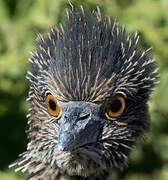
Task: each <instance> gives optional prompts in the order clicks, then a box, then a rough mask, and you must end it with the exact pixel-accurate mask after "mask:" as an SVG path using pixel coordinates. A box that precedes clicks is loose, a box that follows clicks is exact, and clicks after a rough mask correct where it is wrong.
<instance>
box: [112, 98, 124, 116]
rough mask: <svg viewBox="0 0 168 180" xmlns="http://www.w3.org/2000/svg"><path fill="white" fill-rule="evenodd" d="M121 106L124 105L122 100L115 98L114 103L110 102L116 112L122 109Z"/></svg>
mask: <svg viewBox="0 0 168 180" xmlns="http://www.w3.org/2000/svg"><path fill="white" fill-rule="evenodd" d="M121 106H122V104H121V101H120V100H117V99H115V100H113V101H112V103H111V104H110V109H111V110H112V111H113V112H114V113H116V112H118V111H119V110H120V109H121Z"/></svg>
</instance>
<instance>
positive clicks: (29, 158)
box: [11, 7, 158, 180]
mask: <svg viewBox="0 0 168 180" xmlns="http://www.w3.org/2000/svg"><path fill="white" fill-rule="evenodd" d="M138 38H139V37H138V35H137V34H135V35H133V36H127V35H126V33H125V30H124V28H123V27H120V26H119V25H118V23H117V22H116V21H115V20H112V19H111V18H109V17H104V16H103V15H102V14H101V12H100V9H99V8H98V9H97V11H95V12H92V13H89V12H88V11H87V10H85V9H84V8H83V7H80V8H78V9H77V10H75V11H73V12H71V11H68V10H67V11H66V22H65V24H64V25H60V26H59V27H57V28H54V29H51V32H50V33H49V34H48V36H44V37H43V36H41V35H40V36H39V38H38V42H37V49H36V51H35V52H33V53H32V54H31V57H30V64H31V68H30V71H29V72H28V74H27V78H28V80H29V82H30V92H29V98H28V100H29V101H30V103H31V108H30V110H29V114H28V118H29V120H28V124H29V130H28V137H29V139H30V142H29V143H28V146H27V151H26V152H24V153H23V154H21V155H20V159H19V160H17V161H16V162H15V163H13V164H12V165H11V166H16V171H19V170H20V171H22V172H26V173H27V174H28V177H27V179H28V180H78V179H80V180H84V179H85V180H86V179H87V180H103V179H107V177H108V176H109V174H110V173H111V172H112V169H113V168H123V167H124V166H126V165H127V161H128V156H129V154H130V151H131V150H132V148H133V147H134V145H135V143H136V141H137V139H138V138H139V137H140V136H141V135H142V134H143V132H144V131H146V130H147V129H148V126H149V120H148V108H147V101H148V99H149V95H150V93H151V91H152V89H153V87H154V86H155V82H156V79H157V76H158V72H157V71H158V69H157V68H156V62H155V60H154V59H153V58H152V57H151V56H150V55H149V52H148V51H149V49H148V50H146V51H144V52H142V51H141V50H140V49H139V48H138V47H137V42H138Z"/></svg>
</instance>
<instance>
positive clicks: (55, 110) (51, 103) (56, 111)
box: [45, 94, 61, 118]
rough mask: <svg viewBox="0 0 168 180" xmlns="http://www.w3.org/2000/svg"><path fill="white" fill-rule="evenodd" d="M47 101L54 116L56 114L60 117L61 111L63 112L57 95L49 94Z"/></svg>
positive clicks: (47, 105)
mask: <svg viewBox="0 0 168 180" xmlns="http://www.w3.org/2000/svg"><path fill="white" fill-rule="evenodd" d="M45 103H46V107H47V110H48V112H49V113H50V114H51V115H52V116H55V117H57V118H58V117H59V115H60V113H61V109H60V107H59V105H58V103H57V100H56V99H55V97H54V96H53V95H52V94H47V97H46V100H45Z"/></svg>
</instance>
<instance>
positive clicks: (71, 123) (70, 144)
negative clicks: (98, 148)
mask: <svg viewBox="0 0 168 180" xmlns="http://www.w3.org/2000/svg"><path fill="white" fill-rule="evenodd" d="M74 103H75V104H73V105H74V106H72V103H71V112H70V113H69V115H68V116H66V117H65V116H64V119H63V120H62V123H61V124H60V130H59V136H58V148H59V150H62V151H72V150H74V149H77V148H79V147H81V146H85V145H87V144H90V143H96V141H97V138H98V135H99V132H100V128H101V121H100V120H99V119H98V118H95V115H94V113H93V112H92V109H91V107H89V106H88V105H86V102H81V104H80V105H79V104H78V103H77V106H76V102H74Z"/></svg>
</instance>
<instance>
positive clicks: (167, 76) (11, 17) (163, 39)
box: [0, 0, 168, 180]
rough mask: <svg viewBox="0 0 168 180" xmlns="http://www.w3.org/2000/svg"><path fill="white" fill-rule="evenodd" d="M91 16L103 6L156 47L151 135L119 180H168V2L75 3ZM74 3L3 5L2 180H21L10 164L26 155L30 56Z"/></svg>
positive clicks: (16, 0) (6, 0) (19, 0)
mask: <svg viewBox="0 0 168 180" xmlns="http://www.w3.org/2000/svg"><path fill="white" fill-rule="evenodd" d="M71 2H72V4H73V5H74V7H77V6H79V5H81V4H83V5H85V6H87V7H88V8H89V9H90V10H93V9H95V8H96V6H97V5H99V6H100V7H101V8H102V10H103V11H104V13H105V14H106V15H109V16H112V17H114V18H117V20H118V21H119V22H120V24H124V25H126V29H127V31H128V33H132V32H135V31H138V33H139V35H140V37H141V38H140V46H141V47H142V48H143V49H146V48H149V47H150V46H152V47H153V52H152V53H153V55H154V56H155V58H156V59H157V62H158V64H159V67H160V76H161V78H160V85H159V86H158V88H157V89H156V90H155V92H154V93H153V95H152V98H151V101H150V102H149V107H150V114H151V121H152V125H151V131H150V132H149V133H148V134H147V135H146V137H145V138H144V139H145V141H143V142H142V143H139V145H138V147H136V149H135V150H134V151H133V153H132V155H131V157H130V164H129V167H128V168H127V169H125V170H123V171H119V170H116V171H115V173H113V175H112V179H115V180H123V179H125V180H150V179H152V180H158V179H159V180H167V179H168V11H167V9H168V0H94V1H93V0H72V1H71ZM65 8H71V7H70V5H69V4H68V0H29V1H27V0H0V23H1V24H0V123H1V126H0V138H1V143H0V170H1V171H0V179H1V180H21V179H23V177H22V176H20V175H18V176H17V175H16V174H14V172H13V171H9V170H7V166H8V164H9V163H11V162H12V161H14V160H15V159H16V158H17V156H18V154H19V153H21V152H23V151H24V150H25V149H26V143H27V140H26V135H25V132H24V131H25V127H26V121H27V120H26V112H27V108H28V104H27V103H26V102H25V99H26V96H27V93H28V85H27V82H26V80H25V75H26V71H27V69H28V61H27V59H28V57H29V52H30V51H32V50H33V49H34V48H35V39H36V36H37V34H38V33H39V32H40V33H45V32H48V30H49V29H50V28H51V27H52V26H54V25H55V24H58V23H60V22H63V21H64V9H65Z"/></svg>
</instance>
